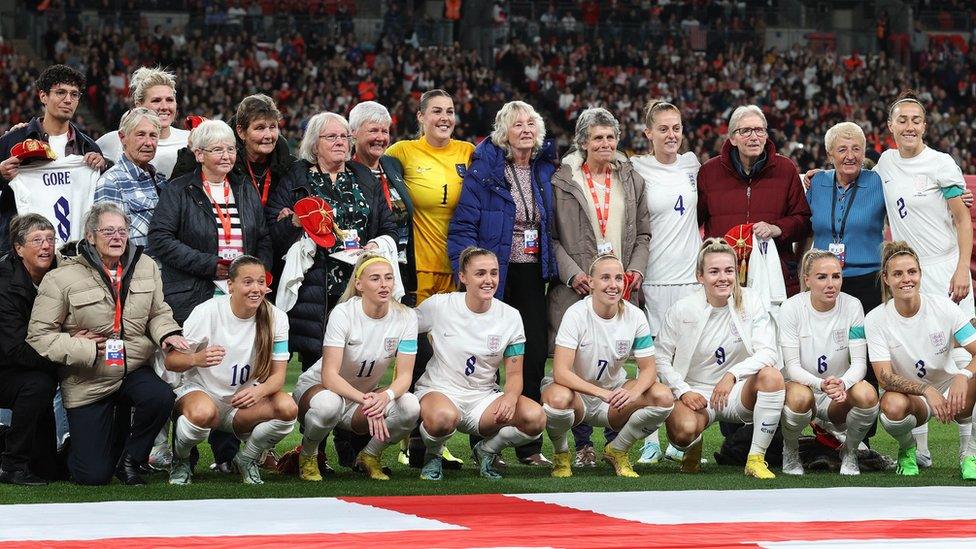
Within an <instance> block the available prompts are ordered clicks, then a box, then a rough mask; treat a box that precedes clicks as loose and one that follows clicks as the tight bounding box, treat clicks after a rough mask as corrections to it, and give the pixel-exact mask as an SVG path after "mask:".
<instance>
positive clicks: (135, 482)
mask: <svg viewBox="0 0 976 549" xmlns="http://www.w3.org/2000/svg"><path fill="white" fill-rule="evenodd" d="M139 465H140V464H139V463H138V462H136V460H134V459H132V457H130V456H129V455H128V454H126V455H124V456H122V459H121V460H119V464H118V466H117V467H116V468H115V477H116V478H117V479H119V480H121V481H122V484H125V485H126V486H142V485H144V484H146V479H144V478H142V473H141V468H140V467H139Z"/></svg>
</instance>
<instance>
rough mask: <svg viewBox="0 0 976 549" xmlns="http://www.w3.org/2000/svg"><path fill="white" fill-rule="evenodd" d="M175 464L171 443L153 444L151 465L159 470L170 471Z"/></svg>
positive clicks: (150, 456) (150, 455)
mask: <svg viewBox="0 0 976 549" xmlns="http://www.w3.org/2000/svg"><path fill="white" fill-rule="evenodd" d="M172 465H173V451H172V450H171V449H170V447H169V444H160V445H159V446H153V449H152V451H151V452H149V466H150V467H152V468H153V469H155V470H157V471H168V470H169V468H170V467H171V466H172Z"/></svg>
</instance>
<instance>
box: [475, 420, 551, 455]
mask: <svg viewBox="0 0 976 549" xmlns="http://www.w3.org/2000/svg"><path fill="white" fill-rule="evenodd" d="M540 436H541V435H536V436H532V435H529V434H526V433H523V432H522V431H519V430H518V428H517V427H515V426H514V425H506V426H505V427H502V428H501V429H499V430H498V432H497V433H495V435H494V436H492V437H488V438H486V439H485V440H484V442H482V443H481V447H482V448H484V449H485V450H486V451H487V452H491V453H492V454H499V453H501V451H502V450H504V449H505V448H509V447H516V446H522V445H523V444H528V443H530V442H532V441H533V440H535V439H537V438H539V437H540Z"/></svg>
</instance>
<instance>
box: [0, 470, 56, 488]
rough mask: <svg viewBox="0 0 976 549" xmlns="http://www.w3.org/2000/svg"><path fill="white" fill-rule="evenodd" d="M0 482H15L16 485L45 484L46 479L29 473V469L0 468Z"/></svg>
mask: <svg viewBox="0 0 976 549" xmlns="http://www.w3.org/2000/svg"><path fill="white" fill-rule="evenodd" d="M0 483H3V484H16V485H18V486H47V481H46V480H44V479H42V478H41V477H39V476H37V475H35V474H34V473H31V472H30V471H29V470H27V471H21V470H20V469H14V470H13V471H4V470H3V469H0Z"/></svg>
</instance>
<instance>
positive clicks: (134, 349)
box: [27, 203, 187, 485]
mask: <svg viewBox="0 0 976 549" xmlns="http://www.w3.org/2000/svg"><path fill="white" fill-rule="evenodd" d="M128 235H129V219H128V218H127V217H126V215H125V212H124V211H122V209H121V208H119V207H118V206H117V205H115V204H112V203H102V204H96V205H95V206H93V207H92V209H91V211H90V212H89V213H88V216H87V218H86V220H85V239H84V240H82V241H80V242H78V243H77V245H76V247H75V249H74V250H66V255H70V252H71V251H73V252H75V255H73V256H71V257H67V258H66V259H65V260H64V261H63V262H62V263H61V265H60V266H59V267H58V268H57V269H55V270H53V271H51V272H50V273H48V274H47V276H45V277H44V280H43V282H41V285H40V287H39V288H38V293H37V299H36V301H35V302H34V309H33V311H32V313H31V321H30V324H29V326H28V331H27V343H29V344H30V345H31V346H32V347H34V349H36V350H37V352H38V353H40V354H41V356H43V357H44V358H47V359H49V360H51V361H53V362H56V363H59V364H62V365H63V366H61V367H60V369H59V372H58V373H59V377H60V378H61V391H62V393H63V395H64V406H65V408H66V409H67V412H68V425H69V427H70V430H71V452H70V454H69V456H68V470H69V472H70V473H71V476H72V478H73V479H74V481H75V482H77V483H79V484H107V483H108V482H109V481H110V480H111V478H112V474H113V472H114V473H115V475H116V476H117V477H118V478H119V480H121V481H122V482H124V483H125V484H130V485H131V484H145V480H144V479H143V478H142V476H141V475H140V474H139V466H140V465H142V464H143V463H144V462H145V461H146V459H147V457H148V455H149V450H150V447H151V446H152V443H153V439H154V438H155V436H156V434H157V433H158V432H159V430H160V428H161V427H162V426H163V424H164V423H165V422H166V420H167V419H168V418H169V415H170V413H171V412H172V410H173V400H174V397H173V391H172V390H171V389H170V388H169V385H167V384H166V383H165V382H164V381H162V380H161V379H159V376H157V375H156V373H155V372H154V371H153V368H152V366H151V361H152V359H153V355H154V353H155V351H156V348H157V346H163V347H166V348H168V347H175V348H178V349H187V343H186V340H184V339H183V336H182V335H181V330H180V326H179V325H178V324H177V323H176V322H175V321H174V320H173V313H172V310H171V309H170V307H169V305H167V304H166V303H165V302H164V301H163V285H162V281H161V279H160V275H159V269H158V267H157V266H156V263H155V262H154V261H153V260H152V259H151V258H149V257H147V256H143V254H142V247H135V246H128Z"/></svg>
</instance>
